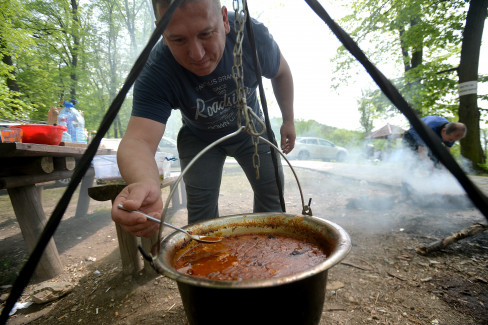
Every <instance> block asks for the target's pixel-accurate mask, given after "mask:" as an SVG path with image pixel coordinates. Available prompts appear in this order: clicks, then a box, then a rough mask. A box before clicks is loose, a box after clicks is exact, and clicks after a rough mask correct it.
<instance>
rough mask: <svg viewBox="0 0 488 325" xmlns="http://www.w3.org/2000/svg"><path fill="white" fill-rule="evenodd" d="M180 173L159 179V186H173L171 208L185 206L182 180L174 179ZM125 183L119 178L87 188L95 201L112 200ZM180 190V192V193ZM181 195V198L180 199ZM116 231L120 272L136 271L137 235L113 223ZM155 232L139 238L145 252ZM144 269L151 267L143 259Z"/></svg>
mask: <svg viewBox="0 0 488 325" xmlns="http://www.w3.org/2000/svg"><path fill="white" fill-rule="evenodd" d="M179 175H180V173H179V172H178V173H171V175H170V176H169V177H166V178H164V179H163V180H162V181H161V188H166V187H169V188H170V191H171V190H172V189H173V188H174V187H175V186H179V187H178V188H176V190H175V191H174V194H173V196H172V197H171V205H172V208H173V209H178V208H181V207H186V192H185V187H184V183H183V180H182V181H181V183H180V184H177V183H176V181H177V179H178V177H179ZM125 186H126V184H125V183H124V182H123V181H122V180H120V181H119V182H118V183H117V182H116V183H109V184H101V185H97V186H94V187H90V188H89V189H88V195H89V196H90V197H91V198H92V199H94V200H96V201H110V203H111V204H113V201H114V200H115V198H116V197H117V195H119V193H120V191H122V190H123V189H124V187H125ZM180 192H181V194H180ZM180 197H181V200H180ZM115 229H116V231H117V239H118V242H119V250H120V258H121V261H122V272H123V273H125V274H132V273H135V272H138V271H139V269H140V260H141V259H140V256H139V254H138V249H137V246H138V242H137V237H136V236H134V235H132V234H130V233H128V232H125V231H124V230H123V229H122V227H121V226H120V225H119V224H117V223H116V224H115ZM157 237H158V236H157V234H156V235H154V236H153V237H151V238H141V246H142V248H143V249H144V251H146V252H147V253H150V252H151V248H152V246H153V244H154V243H155V242H156V241H157ZM144 269H145V270H148V269H151V268H150V267H149V263H148V262H147V261H146V260H144Z"/></svg>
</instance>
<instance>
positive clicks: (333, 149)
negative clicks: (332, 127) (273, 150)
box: [287, 137, 348, 161]
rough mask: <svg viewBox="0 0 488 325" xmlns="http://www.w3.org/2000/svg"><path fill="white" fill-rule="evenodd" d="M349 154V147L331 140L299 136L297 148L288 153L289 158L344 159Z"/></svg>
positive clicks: (296, 143)
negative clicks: (346, 147)
mask: <svg viewBox="0 0 488 325" xmlns="http://www.w3.org/2000/svg"><path fill="white" fill-rule="evenodd" d="M347 155H348V151H347V149H345V148H343V147H339V146H336V145H335V144H334V143H332V142H330V141H329V140H326V139H322V138H314V137H297V138H296V140H295V148H294V149H293V151H292V152H290V153H289V154H288V156H287V158H288V159H300V160H309V159H322V160H325V161H328V160H335V161H344V160H346V158H347Z"/></svg>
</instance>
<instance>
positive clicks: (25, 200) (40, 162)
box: [0, 142, 113, 280]
mask: <svg viewBox="0 0 488 325" xmlns="http://www.w3.org/2000/svg"><path fill="white" fill-rule="evenodd" d="M86 147H87V146H86V145H80V144H77V146H70V145H69V144H65V145H64V146H53V145H44V144H33V143H17V142H16V143H0V189H6V190H7V192H8V195H9V197H10V201H11V203H12V207H13V209H14V212H15V216H16V218H17V221H18V222H19V226H20V229H21V231H22V236H23V237H24V241H25V243H26V246H27V249H28V251H29V253H31V252H32V251H33V250H34V248H35V246H36V244H37V241H38V239H39V236H40V234H41V233H42V231H43V229H44V226H45V224H46V222H47V218H46V215H45V213H44V209H43V208H42V201H41V191H42V184H44V183H46V182H52V181H56V180H61V179H67V178H70V177H71V175H72V174H73V170H74V169H75V166H76V163H77V160H78V159H79V158H81V156H82V155H83V154H84V152H85V150H86ZM97 153H98V154H101V155H106V154H112V153H113V151H111V150H99V151H98V152H97ZM93 179H94V172H93V168H90V170H89V172H87V173H86V174H85V177H84V179H83V181H82V183H81V189H80V194H79V200H78V207H77V209H76V211H77V213H76V215H77V216H79V215H84V214H86V212H87V210H88V203H89V197H88V195H87V192H88V187H89V186H91V185H92V184H93ZM62 270H63V266H62V264H61V260H60V258H59V253H58V250H57V248H56V244H55V243H54V240H53V239H52V238H51V240H50V242H49V244H48V245H47V246H46V249H45V250H44V253H43V256H42V257H41V259H40V261H39V264H38V265H37V268H36V270H35V277H36V278H38V279H39V280H46V279H50V278H53V277H54V276H56V275H58V274H59V273H61V272H62Z"/></svg>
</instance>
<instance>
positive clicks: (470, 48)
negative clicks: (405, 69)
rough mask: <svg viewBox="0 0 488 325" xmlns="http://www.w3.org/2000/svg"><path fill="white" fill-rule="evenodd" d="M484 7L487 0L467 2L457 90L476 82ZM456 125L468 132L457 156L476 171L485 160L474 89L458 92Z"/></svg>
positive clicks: (484, 16) (484, 17) (487, 6)
mask: <svg viewBox="0 0 488 325" xmlns="http://www.w3.org/2000/svg"><path fill="white" fill-rule="evenodd" d="M487 8H488V0H471V1H470V4H469V9H468V15H467V17H466V27H465V28H464V33H463V41H462V47H461V61H460V64H459V69H458V75H459V84H460V89H461V88H462V86H463V85H467V84H466V82H477V81H478V67H479V58H480V47H481V38H482V35H483V27H484V23H485V19H486V14H487ZM459 122H462V123H464V124H466V127H467V129H468V132H467V134H466V137H465V138H463V139H461V141H460V143H461V155H462V156H463V157H465V158H467V159H469V160H470V161H471V162H472V163H473V166H472V167H473V168H474V169H475V170H480V169H481V167H480V166H479V164H482V163H484V162H485V157H484V155H483V150H482V147H481V141H480V111H479V108H478V94H477V91H476V90H475V91H471V92H468V93H463V92H460V96H459Z"/></svg>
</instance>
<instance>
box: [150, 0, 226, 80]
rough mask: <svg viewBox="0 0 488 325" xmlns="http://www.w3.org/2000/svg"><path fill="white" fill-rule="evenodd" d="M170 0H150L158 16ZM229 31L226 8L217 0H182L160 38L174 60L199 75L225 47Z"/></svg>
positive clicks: (213, 64) (208, 70)
mask: <svg viewBox="0 0 488 325" xmlns="http://www.w3.org/2000/svg"><path fill="white" fill-rule="evenodd" d="M170 3H171V0H153V7H154V12H155V15H156V18H158V19H160V18H161V17H162V16H163V14H164V12H165V11H166V10H167V9H168V7H169V5H170ZM229 32H230V25H229V20H228V18H227V8H225V7H221V5H220V0H183V2H182V3H181V5H180V7H179V8H178V9H176V11H175V13H174V15H173V18H172V19H171V21H170V23H169V25H168V27H167V28H166V30H165V32H164V34H163V39H164V42H165V44H166V45H167V46H168V47H169V49H170V51H171V53H172V54H173V57H174V58H175V60H176V61H177V62H178V63H179V64H180V65H182V66H183V67H184V68H185V69H187V70H189V71H191V72H193V73H194V74H196V75H198V76H205V75H208V74H210V73H212V72H213V71H214V70H215V68H216V67H217V65H218V64H219V62H220V60H221V58H222V55H223V53H224V49H225V39H226V34H228V33H229Z"/></svg>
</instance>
